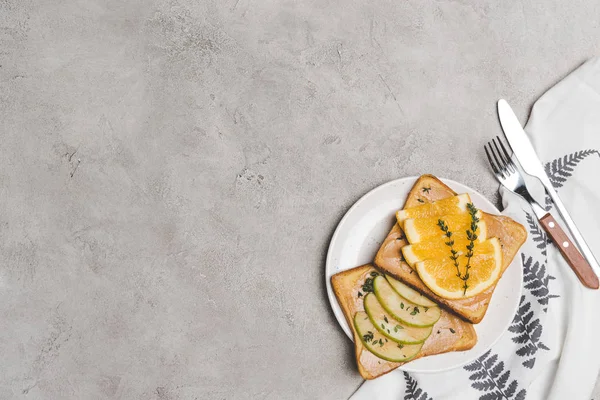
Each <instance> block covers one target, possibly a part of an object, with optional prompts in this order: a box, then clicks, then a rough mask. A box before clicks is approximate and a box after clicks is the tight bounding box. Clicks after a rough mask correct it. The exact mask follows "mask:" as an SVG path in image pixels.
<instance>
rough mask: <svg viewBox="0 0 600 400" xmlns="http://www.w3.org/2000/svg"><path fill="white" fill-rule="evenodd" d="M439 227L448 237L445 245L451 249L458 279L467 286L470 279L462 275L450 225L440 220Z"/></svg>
mask: <svg viewBox="0 0 600 400" xmlns="http://www.w3.org/2000/svg"><path fill="white" fill-rule="evenodd" d="M469 204H470V203H469ZM437 225H438V226H439V227H440V229H441V230H442V232H444V234H445V235H446V239H447V240H446V241H445V242H444V243H445V244H446V246H448V247H450V259H451V260H452V262H453V264H454V267H455V268H456V276H457V277H458V279H462V280H463V281H464V282H465V285H466V284H467V282H466V279H468V274H467V278H466V279H465V278H464V276H463V275H462V273H461V272H460V267H459V265H458V251H456V249H454V239H452V231H450V228H448V225H447V224H446V222H445V221H444V220H443V219H438V222H437ZM466 290H467V289H465V292H466Z"/></svg>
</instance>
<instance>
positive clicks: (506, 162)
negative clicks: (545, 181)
mask: <svg viewBox="0 0 600 400" xmlns="http://www.w3.org/2000/svg"><path fill="white" fill-rule="evenodd" d="M484 150H485V154H486V155H487V158H488V161H489V163H490V166H491V167H492V171H494V175H496V178H498V180H499V181H500V183H501V184H502V186H504V187H505V188H506V189H508V190H510V191H511V192H513V193H515V194H517V195H519V196H520V197H521V198H523V199H524V200H525V201H526V202H527V203H529V204H530V205H531V208H532V209H533V213H534V214H535V216H536V217H537V219H538V221H539V222H540V225H541V226H542V227H543V228H544V230H545V231H546V233H547V234H548V236H550V238H552V241H553V242H554V244H555V245H556V247H558V249H559V251H560V253H561V254H562V256H563V257H564V258H565V260H566V261H567V263H568V264H569V265H570V266H571V268H572V269H573V271H574V272H575V274H576V275H577V277H578V278H579V280H580V281H581V283H583V284H584V285H585V286H587V287H589V288H592V289H598V287H599V286H600V283H599V282H598V277H597V276H596V274H595V273H594V271H593V270H592V267H591V266H590V264H589V263H588V262H587V260H586V259H585V258H584V257H583V256H582V255H581V253H580V252H579V250H578V249H577V247H576V246H575V245H574V244H573V242H572V241H571V239H569V237H568V236H567V234H566V233H565V231H564V230H563V229H562V228H561V227H560V226H559V225H558V222H556V220H555V219H554V217H553V216H552V215H551V214H550V213H548V212H546V211H545V210H544V209H543V208H542V207H541V206H540V205H539V204H538V202H537V201H535V199H534V198H533V197H532V196H531V194H530V193H529V191H528V190H527V187H526V186H525V180H524V179H523V174H522V168H521V166H520V165H519V164H518V161H513V159H512V157H511V156H510V155H509V154H508V151H506V148H505V147H504V144H503V143H502V141H501V140H500V138H499V137H498V136H496V138H495V139H492V141H491V142H488V143H487V145H485V146H484Z"/></svg>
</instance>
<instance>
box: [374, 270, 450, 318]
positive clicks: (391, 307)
mask: <svg viewBox="0 0 600 400" xmlns="http://www.w3.org/2000/svg"><path fill="white" fill-rule="evenodd" d="M373 290H374V292H375V296H377V300H379V303H380V304H381V305H382V306H383V308H384V309H385V311H387V312H388V314H391V315H392V317H394V318H395V319H397V320H398V321H400V322H403V323H405V324H406V325H409V326H418V327H425V326H432V325H433V324H435V323H436V322H437V320H438V319H440V315H441V310H440V308H439V307H425V306H420V305H418V304H415V303H413V302H412V301H409V300H407V299H405V298H404V297H402V296H400V295H399V294H398V293H397V292H396V291H395V290H394V289H393V288H392V286H391V285H390V284H389V282H388V281H387V280H386V279H385V278H384V277H383V276H381V275H378V276H377V277H375V279H374V280H373Z"/></svg>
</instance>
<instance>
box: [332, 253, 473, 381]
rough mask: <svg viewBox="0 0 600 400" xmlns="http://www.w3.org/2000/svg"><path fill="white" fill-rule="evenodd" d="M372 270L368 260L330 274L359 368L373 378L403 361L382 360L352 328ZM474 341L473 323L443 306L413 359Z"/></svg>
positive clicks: (462, 346) (443, 351) (466, 347)
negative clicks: (437, 318) (443, 308)
mask: <svg viewBox="0 0 600 400" xmlns="http://www.w3.org/2000/svg"><path fill="white" fill-rule="evenodd" d="M373 271H375V268H374V267H373V266H372V265H370V264H367V265H363V266H361V267H356V268H353V269H350V270H347V271H343V272H340V273H338V274H336V275H334V276H332V277H331V285H332V286H333V291H334V293H335V296H336V298H337V300H338V303H339V304H340V307H341V308H342V311H343V312H344V316H345V317H346V321H347V322H348V325H350V328H351V329H352V333H353V336H354V348H355V351H356V363H357V364H358V371H359V373H360V375H361V376H362V377H363V378H365V379H375V378H377V377H378V376H381V375H384V374H386V373H388V372H390V371H392V370H393V369H395V368H398V367H399V366H400V365H402V364H405V363H397V362H391V361H386V360H382V359H380V358H379V357H377V356H375V355H373V354H372V353H371V352H370V351H369V350H367V349H366V348H365V347H364V346H363V344H362V342H361V340H360V338H359V337H358V334H357V332H356V329H355V328H354V322H353V318H354V315H355V314H356V312H358V311H363V309H364V308H363V299H364V297H359V296H358V292H359V291H360V289H361V287H362V285H363V284H364V282H365V280H366V279H367V278H368V277H369V276H370V274H371V272H373ZM450 328H452V331H454V332H452V331H451V330H450ZM476 343H477V334H476V333H475V329H474V328H473V325H472V324H470V323H468V322H465V321H463V320H461V319H460V318H458V317H457V316H455V315H453V314H451V313H449V312H447V311H445V310H442V315H441V317H440V319H439V320H438V321H437V322H436V324H435V325H434V327H433V331H432V334H431V336H429V337H428V338H427V339H426V340H425V343H424V344H423V347H422V348H421V350H420V351H419V354H418V355H417V356H416V357H415V358H414V359H417V358H421V357H426V356H430V355H434V354H441V353H447V352H450V351H462V350H468V349H471V348H472V347H473V346H475V344H476ZM414 359H413V360H414ZM411 361H412V360H411ZM409 362H410V361H409Z"/></svg>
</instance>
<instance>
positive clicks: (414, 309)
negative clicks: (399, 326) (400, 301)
mask: <svg viewBox="0 0 600 400" xmlns="http://www.w3.org/2000/svg"><path fill="white" fill-rule="evenodd" d="M420 312H421V311H420V310H419V307H415V308H413V310H412V312H411V313H410V315H417V314H418V313H420Z"/></svg>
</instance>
